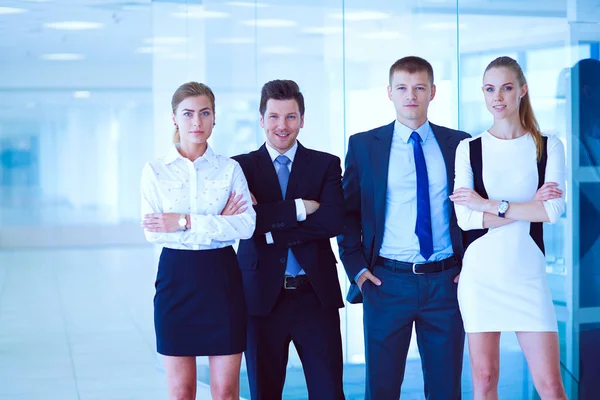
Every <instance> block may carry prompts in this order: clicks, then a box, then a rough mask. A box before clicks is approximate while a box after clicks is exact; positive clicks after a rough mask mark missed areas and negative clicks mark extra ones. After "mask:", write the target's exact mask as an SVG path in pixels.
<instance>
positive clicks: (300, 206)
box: [294, 199, 306, 222]
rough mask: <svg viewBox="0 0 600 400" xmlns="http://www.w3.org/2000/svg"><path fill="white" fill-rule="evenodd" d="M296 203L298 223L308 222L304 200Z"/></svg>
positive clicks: (297, 200)
mask: <svg viewBox="0 0 600 400" xmlns="http://www.w3.org/2000/svg"><path fill="white" fill-rule="evenodd" d="M294 202H295V203H296V221H298V222H302V221H305V220H306V207H305V206H304V202H303V201H302V199H295V200H294Z"/></svg>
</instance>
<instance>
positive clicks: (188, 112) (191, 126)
mask: <svg viewBox="0 0 600 400" xmlns="http://www.w3.org/2000/svg"><path fill="white" fill-rule="evenodd" d="M173 122H175V124H176V125H177V126H178V127H179V137H180V140H181V145H182V146H185V145H195V144H203V143H206V141H207V140H208V138H209V137H210V135H211V134H212V129H213V125H214V123H215V114H214V112H213V106H212V104H211V102H210V100H209V98H208V97H207V96H204V95H202V96H194V97H188V98H186V99H185V100H183V101H182V102H181V103H179V105H178V106H177V110H176V112H175V114H173Z"/></svg>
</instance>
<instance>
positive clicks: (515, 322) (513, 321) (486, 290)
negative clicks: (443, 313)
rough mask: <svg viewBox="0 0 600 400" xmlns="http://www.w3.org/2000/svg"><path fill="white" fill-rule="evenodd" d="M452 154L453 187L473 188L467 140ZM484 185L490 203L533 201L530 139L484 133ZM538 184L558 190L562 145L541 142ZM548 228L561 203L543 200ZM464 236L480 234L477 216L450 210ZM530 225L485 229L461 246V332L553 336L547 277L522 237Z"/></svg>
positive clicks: (534, 168) (561, 208) (461, 209)
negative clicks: (473, 232)
mask: <svg viewBox="0 0 600 400" xmlns="http://www.w3.org/2000/svg"><path fill="white" fill-rule="evenodd" d="M471 140H474V139H466V140H463V141H462V142H461V143H460V144H459V146H458V148H457V152H456V177H455V184H454V187H455V188H460V187H467V188H471V189H472V188H473V171H472V169H471V165H470V160H469V141H471ZM481 140H482V160H483V165H482V172H483V184H484V186H485V189H486V191H487V193H488V196H489V198H490V199H494V200H508V201H509V202H511V203H512V202H515V203H517V202H527V201H531V200H533V198H534V196H535V193H536V191H537V187H538V170H537V161H536V148H535V143H534V141H533V138H532V137H531V135H529V134H527V135H524V136H521V137H519V138H517V139H513V140H502V139H498V138H496V137H494V136H493V135H492V134H490V133H489V132H487V131H486V132H483V133H482V135H481ZM547 155H548V159H547V164H546V174H545V182H556V183H558V184H559V187H560V189H561V190H562V191H563V193H564V191H565V182H564V179H565V176H564V169H565V155H564V146H563V144H562V142H561V141H560V140H559V139H558V138H556V137H555V136H549V137H548V145H547ZM544 206H545V209H546V212H547V213H548V216H549V219H550V223H554V222H556V221H558V219H559V218H560V216H561V215H562V213H563V212H564V210H565V201H564V195H563V198H560V199H553V200H549V201H546V202H544ZM455 210H456V216H457V219H458V224H459V226H460V227H461V228H462V229H463V230H471V229H482V228H483V226H482V224H483V213H482V212H476V211H472V210H470V209H469V208H467V207H465V206H460V205H456V204H455ZM529 229H530V223H529V222H526V221H515V222H513V223H510V224H507V225H504V226H501V227H498V228H493V229H489V230H488V232H487V233H486V234H485V235H483V236H482V237H480V238H478V239H477V240H475V241H474V242H473V243H471V245H470V246H469V247H468V248H467V250H466V252H465V255H464V259H463V267H462V272H461V275H460V281H459V283H458V302H459V306H460V311H461V313H462V317H463V321H464V325H465V331H466V332H502V331H513V332H556V331H557V322H556V314H555V312H554V305H553V304H552V298H551V296H550V290H549V288H548V282H547V278H546V260H545V257H544V254H543V253H542V251H541V250H540V248H539V247H538V246H537V244H536V243H535V241H534V240H533V238H532V237H531V235H530V233H529Z"/></svg>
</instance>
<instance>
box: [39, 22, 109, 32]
mask: <svg viewBox="0 0 600 400" xmlns="http://www.w3.org/2000/svg"><path fill="white" fill-rule="evenodd" d="M44 26H45V27H46V28H50V29H60V30H65V31H82V30H86V29H100V28H104V24H101V23H98V22H85V21H65V22H51V23H48V24H44Z"/></svg>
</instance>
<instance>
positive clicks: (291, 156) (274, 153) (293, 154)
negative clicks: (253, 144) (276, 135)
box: [265, 140, 298, 163]
mask: <svg viewBox="0 0 600 400" xmlns="http://www.w3.org/2000/svg"><path fill="white" fill-rule="evenodd" d="M265 146H266V147H267V151H268V152H269V156H270V157H271V161H272V162H275V159H276V158H277V157H279V156H280V154H279V152H278V151H277V150H275V149H274V148H272V147H271V146H269V143H266V145H265ZM296 151H298V141H297V140H296V142H295V143H294V145H293V146H292V148H291V149H289V150H288V151H286V152H285V153H283V154H281V155H282V156H286V157H287V158H289V159H290V162H292V163H293V162H294V157H296Z"/></svg>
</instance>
